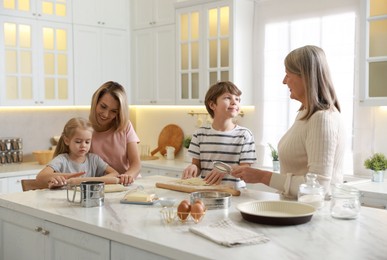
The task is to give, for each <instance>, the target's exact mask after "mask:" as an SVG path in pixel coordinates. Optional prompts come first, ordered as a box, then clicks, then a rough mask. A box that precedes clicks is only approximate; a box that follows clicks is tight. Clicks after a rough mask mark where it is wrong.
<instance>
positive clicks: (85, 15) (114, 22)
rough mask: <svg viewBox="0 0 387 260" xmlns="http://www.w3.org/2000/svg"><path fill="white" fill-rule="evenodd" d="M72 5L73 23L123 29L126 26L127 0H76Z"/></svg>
mask: <svg viewBox="0 0 387 260" xmlns="http://www.w3.org/2000/svg"><path fill="white" fill-rule="evenodd" d="M73 5H74V8H73V17H74V18H73V22H74V24H81V25H91V26H101V27H104V28H120V29H125V30H126V29H127V28H128V24H129V22H128V17H129V15H128V13H129V1H127V0H82V1H79V0H77V1H74V3H73Z"/></svg>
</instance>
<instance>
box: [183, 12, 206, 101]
mask: <svg viewBox="0 0 387 260" xmlns="http://www.w3.org/2000/svg"><path fill="white" fill-rule="evenodd" d="M178 21H179V28H180V33H179V46H178V47H179V52H180V61H179V64H178V66H179V73H178V75H179V84H178V86H180V90H181V91H180V99H182V100H198V99H199V98H200V97H199V93H200V90H199V86H200V78H199V75H200V73H199V69H200V65H199V64H200V53H201V50H200V48H201V44H200V37H199V36H200V33H201V29H200V13H199V11H192V12H190V11H188V12H183V13H181V14H180V15H179V16H178Z"/></svg>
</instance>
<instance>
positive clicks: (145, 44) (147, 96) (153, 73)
mask: <svg viewBox="0 0 387 260" xmlns="http://www.w3.org/2000/svg"><path fill="white" fill-rule="evenodd" d="M132 44H133V51H132V64H133V66H132V67H133V68H132V69H133V80H132V86H133V90H134V99H135V100H134V103H135V104H137V105H140V104H141V105H166V104H168V105H173V104H175V92H176V88H175V71H176V67H175V26H174V25H167V26H159V27H155V28H151V29H143V30H136V31H134V32H133V41H132Z"/></svg>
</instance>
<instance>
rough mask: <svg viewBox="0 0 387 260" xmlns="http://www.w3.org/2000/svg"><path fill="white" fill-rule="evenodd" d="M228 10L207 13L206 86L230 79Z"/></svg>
mask: <svg viewBox="0 0 387 260" xmlns="http://www.w3.org/2000/svg"><path fill="white" fill-rule="evenodd" d="M229 16H230V8H229V6H222V7H215V8H211V9H209V10H208V11H207V46H208V49H207V50H208V55H207V57H208V75H207V76H208V86H211V85H213V84H214V83H216V82H217V81H226V80H229V79H230V76H229V71H230V47H229V46H230V44H229V42H230V18H229Z"/></svg>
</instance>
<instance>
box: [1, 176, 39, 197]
mask: <svg viewBox="0 0 387 260" xmlns="http://www.w3.org/2000/svg"><path fill="white" fill-rule="evenodd" d="M38 173H39V172H31V173H30V174H24V175H17V176H12V177H4V178H0V194H7V193H13V192H22V191H23V189H22V186H21V180H22V179H35V178H36V175H37V174H38Z"/></svg>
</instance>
